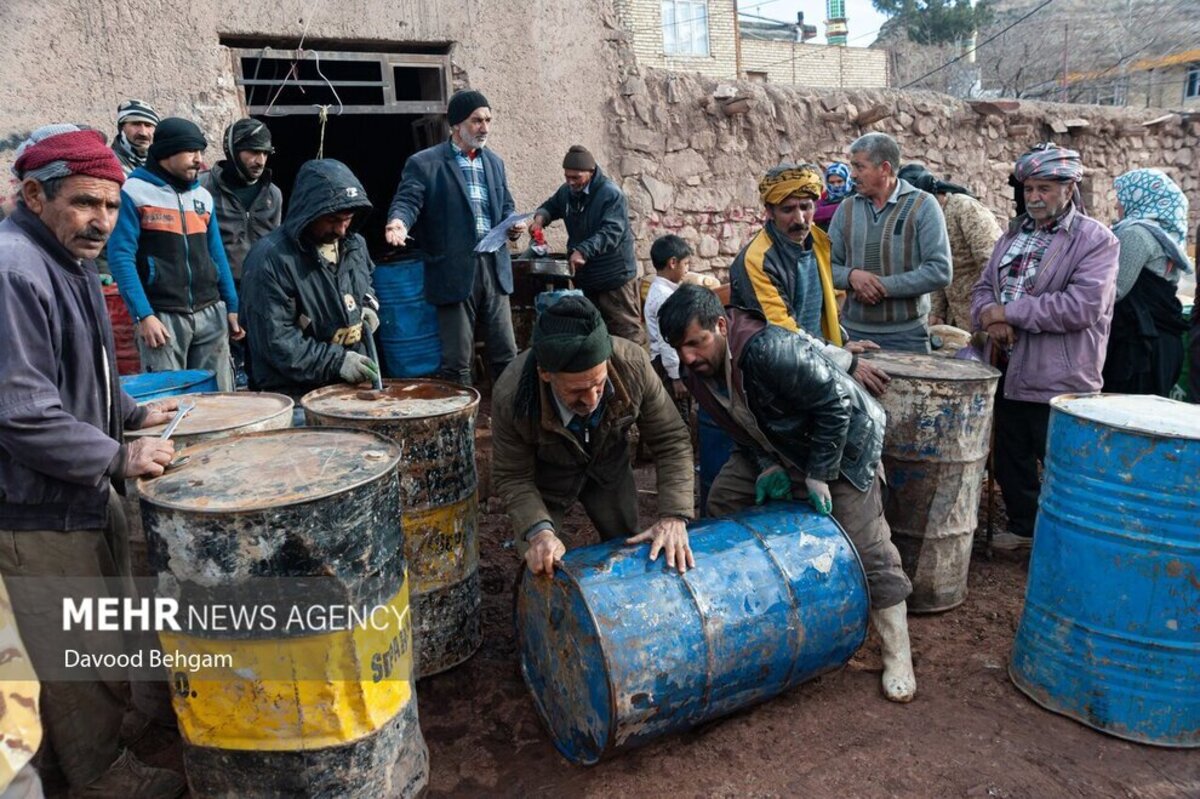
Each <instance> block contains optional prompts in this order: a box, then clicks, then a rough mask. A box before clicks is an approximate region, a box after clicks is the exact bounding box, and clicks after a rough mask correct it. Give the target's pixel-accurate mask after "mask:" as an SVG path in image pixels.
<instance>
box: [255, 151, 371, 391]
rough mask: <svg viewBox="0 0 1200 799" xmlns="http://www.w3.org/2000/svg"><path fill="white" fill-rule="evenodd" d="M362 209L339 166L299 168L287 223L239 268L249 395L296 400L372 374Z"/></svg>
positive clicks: (360, 197) (362, 196) (355, 186)
mask: <svg viewBox="0 0 1200 799" xmlns="http://www.w3.org/2000/svg"><path fill="white" fill-rule="evenodd" d="M370 212H371V201H370V200H368V199H367V193H366V191H365V190H364V189H363V186H362V183H360V182H359V180H358V178H356V177H355V176H354V173H353V172H351V171H350V168H349V167H347V166H346V165H345V164H343V163H342V162H341V161H335V160H333V159H331V158H327V159H324V160H314V161H308V162H307V163H305V164H304V165H303V166H301V167H300V171H299V173H297V175H296V185H295V186H294V187H293V188H292V195H291V201H290V203H289V206H288V213H287V218H286V219H284V222H283V225H282V226H281V227H279V228H277V229H276V230H274V231H273V232H272V233H270V234H268V235H267V236H266V237H265V238H262V239H260V240H259V242H258V243H257V244H255V245H254V247H253V249H251V250H250V254H249V255H248V256H246V263H245V266H244V269H243V272H242V291H243V293H244V295H245V307H246V314H245V325H246V331H247V334H248V335H249V339H250V387H251V388H252V389H254V390H259V391H278V392H280V393H283V394H288V395H289V396H292V397H300V396H302V395H304V394H305V393H307V392H309V391H311V390H313V389H315V388H320V387H322V386H326V385H329V384H330V383H334V382H336V381H338V380H344V381H346V382H348V383H362V382H366V381H369V380H371V379H372V378H373V377H375V376H376V375H377V374H378V372H379V367H378V365H377V364H376V363H375V362H374V361H373V360H372V359H371V358H369V357H368V356H367V353H368V350H367V346H366V341H365V337H366V336H369V335H371V334H372V333H373V332H374V330H375V329H376V328H377V327H378V326H379V317H378V316H377V315H376V313H375V311H376V310H377V309H378V303H377V301H376V300H375V297H374V295H373V294H372V292H371V273H372V272H373V271H374V270H375V265H374V264H373V263H372V262H371V257H370V256H369V255H368V254H367V243H366V241H365V240H364V239H363V237H362V236H361V235H359V233H358V230H359V228H360V227H362V224H363V221H364V220H365V219H366V217H367V215H368V214H369V213H370Z"/></svg>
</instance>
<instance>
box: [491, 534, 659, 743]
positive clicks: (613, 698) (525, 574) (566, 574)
mask: <svg viewBox="0 0 1200 799" xmlns="http://www.w3.org/2000/svg"><path fill="white" fill-rule="evenodd" d="M568 554H569V553H568ZM663 565H664V566H665V565H666V561H663ZM535 577H536V575H534V574H533V572H531V571H530V570H529V568H528V567H527V566H525V565H524V564H522V568H521V578H520V579H519V580H518V581H517V585H516V591H517V596H518V598H519V597H520V595H521V594H522V593H524V591H525V581H526V580H532V579H534V578H535ZM560 577H561V578H562V581H563V582H564V583H567V584H569V585H570V586H572V587H573V588H574V590H575V593H576V594H578V595H580V596H582V595H583V587H582V586H581V585H580V584H579V579H578V578H577V577H576V575H574V574H573V573H571V571H569V570H568V568H567V562H566V560H565V558H564V560H562V561H560V562H559V563H558V564H557V566H556V567H555V569H554V576H553V577H551V578H550V579H551V583H552V584H553V581H554V580H557V579H559V578H560ZM583 607H584V609H585V610H586V611H587V614H588V621H590V622H591V624H592V628H593V629H595V630H599V629H600V622H599V621H598V620H597V619H596V614H595V612H594V611H593V610H592V606H591V605H590V604H589V603H587V602H584V603H583ZM513 624H514V625H515V626H516V628H517V645H518V649H519V650H520V660H521V681H522V682H524V683H525V689H526V690H527V691H529V695H530V697H531V698H532V699H533V707H534V709H535V710H537V714H538V718H539V719H541V721H542V725H543V726H545V727H546V729H547V731H548V732H549V733H550V739H551V741H550V742H551V743H552V744H554V748H555V749H556V750H557V751H558V753H559V754H560V755H562V756H563V757H565V758H566V759H567V760H569V761H570V762H572V763H575V764H577V765H581V766H593V765H595V764H596V763H599V762H600V761H601V760H603V759H604V756H605V753H610V752H612V751H613V750H614V745H615V743H616V735H617V688H616V686H615V685H614V684H613V679H612V657H611V655H610V653H609V651H608V649H607V648H605V646H604V639H603V637H602V636H596V646H597V647H598V648H599V650H600V657H601V658H602V659H603V662H604V682H605V684H606V685H607V687H608V719H609V723H608V728H607V729H606V730H605V741H604V744H603V745H602V746H601V747H600V749H599V751H598V752H596V753H594V754H591V755H589V756H588V757H580V756H579V754H578V753H576V754H574V755H572V754H570V753H569V752H567V751H566V750H565V749H564V748H563V746H562V744H561V742H560V741H559V738H558V736H557V735H556V734H555V732H554V727H553V725H552V724H551V723H550V716H549V714H548V713H547V712H546V708H545V705H544V704H543V703H542V699H541V697H540V696H539V695H538V693H537V691H535V690H534V689H533V685H532V684H531V683H530V679H529V670H528V668H527V666H526V663H525V630H524V627H523V625H522V624H521V617H520V614H517V613H515V612H514V613H513Z"/></svg>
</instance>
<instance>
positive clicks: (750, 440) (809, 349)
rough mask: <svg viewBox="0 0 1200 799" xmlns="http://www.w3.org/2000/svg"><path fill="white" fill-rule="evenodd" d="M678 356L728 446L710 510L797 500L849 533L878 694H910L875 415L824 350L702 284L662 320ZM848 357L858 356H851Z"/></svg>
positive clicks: (879, 418) (898, 574)
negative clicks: (863, 579)
mask: <svg viewBox="0 0 1200 799" xmlns="http://www.w3.org/2000/svg"><path fill="white" fill-rule="evenodd" d="M659 327H660V329H661V330H662V334H663V337H664V338H665V339H666V340H667V341H668V342H669V343H670V344H671V345H672V346H673V347H675V349H677V350H678V351H679V360H680V362H681V363H682V364H683V366H684V368H685V370H686V375H685V378H684V379H685V380H686V381H687V385H688V390H689V391H690V392H691V393H692V396H693V397H695V398H696V401H697V402H699V403H700V405H701V407H703V408H704V409H705V410H707V411H708V412H709V414H711V415H712V417H713V418H714V419H715V420H716V422H717V424H718V425H720V426H721V428H722V429H724V430H725V432H726V433H728V434H729V436H730V437H731V438H732V439H733V441H734V442H735V448H734V451H733V452H732V453H731V455H730V457H729V460H728V461H727V462H726V463H725V466H724V467H722V469H721V471H720V473H719V474H718V475H717V477H716V479H715V480H714V481H713V484H712V488H711V489H710V490H709V494H708V512H709V514H711V515H714V516H725V515H728V514H730V513H734V512H736V511H738V510H740V509H742V508H744V507H746V506H748V505H750V504H752V503H758V504H762V503H763V502H764V501H766V500H789V499H791V498H792V496H793V492H799V493H800V495H801V496H806V497H807V498H808V499H809V501H810V502H811V503H812V504H813V507H814V508H816V510H817V512H818V513H822V514H830V513H832V515H833V517H834V518H835V519H836V520H837V521H838V523H840V524H841V526H842V527H843V528H844V529H845V530H846V533H847V535H848V536H849V537H850V540H851V541H852V542H853V543H854V547H855V549H856V550H858V554H859V557H860V558H861V559H862V563H863V569H864V570H865V571H866V573H867V582H868V584H869V585H870V591H871V621H872V623H873V624H874V625H875V627H876V629H877V630H878V631H879V634H880V638H881V639H882V642H883V665H884V670H883V691H884V694H885V695H886V696H887V698H888V699H890V700H892V701H894V702H909V701H911V700H912V698H913V697H914V696H915V695H916V690H917V682H916V677H915V675H914V674H913V669H912V653H911V651H910V647H909V640H908V621H907V607H906V603H905V600H906V598H907V597H908V595H909V593H911V592H912V584H911V583H910V582H909V580H908V577H907V576H906V575H905V574H904V570H903V569H902V568H901V564H900V553H899V552H898V551H897V550H896V547H895V545H893V544H892V540H891V529H890V528H889V527H888V523H887V520H886V519H885V518H884V516H883V498H882V487H883V467H882V466H881V465H880V457H881V455H882V450H883V433H884V426H885V421H886V419H885V415H884V411H883V408H882V407H881V406H880V405H879V403H877V402H876V401H875V400H874V399H872V398H871V397H870V395H869V394H868V393H867V392H866V391H865V390H864V389H863V388H862V386H860V385H859V384H858V383H856V382H855V381H854V380H853V378H851V377H850V375H849V373H848V371H849V372H852V371H853V366H854V364H853V363H852V364H851V365H850V367H849V369H847V368H846V367H843V366H840V365H837V364H835V363H834V362H833V361H832V360H831V359H830V358H829V356H827V355H826V354H825V348H824V344H823V342H820V341H818V340H816V339H814V338H813V337H812V336H810V335H809V334H807V333H805V332H804V331H803V330H798V331H790V330H786V329H784V328H782V327H779V326H777V325H771V324H768V323H767V320H766V317H764V316H763V315H762V314H761V313H758V312H757V311H750V310H745V309H740V308H733V307H731V308H728V309H722V307H721V303H720V301H719V300H718V299H717V297H716V295H715V294H713V293H712V292H711V291H709V290H708V289H705V288H703V287H701V286H681V287H680V288H679V290H678V291H676V292H675V294H674V295H672V296H671V298H670V299H668V300H667V301H666V302H665V303H664V304H663V307H662V309H661V310H660V311H659ZM852 357H853V358H857V357H858V356H857V355H853V356H852Z"/></svg>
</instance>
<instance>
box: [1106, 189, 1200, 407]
mask: <svg viewBox="0 0 1200 799" xmlns="http://www.w3.org/2000/svg"><path fill="white" fill-rule="evenodd" d="M1113 185H1114V187H1115V188H1116V190H1117V210H1118V213H1119V214H1120V217H1121V218H1120V221H1119V222H1117V224H1115V225H1114V226H1113V232H1114V233H1116V234H1117V239H1118V240H1119V241H1120V242H1121V257H1120V261H1119V262H1118V269H1117V304H1116V306H1115V308H1114V309H1113V322H1112V331H1111V332H1110V333H1109V337H1108V356H1107V358H1106V360H1105V363H1104V390H1105V391H1108V392H1115V393H1121V394H1158V395H1160V396H1163V397H1165V396H1168V395H1169V394H1170V392H1171V387H1172V386H1174V385H1175V381H1176V380H1177V379H1178V378H1179V370H1180V368H1181V367H1182V365H1183V349H1184V348H1183V339H1182V335H1183V333H1184V331H1185V330H1187V327H1188V324H1187V320H1186V319H1184V317H1183V306H1182V305H1181V304H1180V302H1179V298H1178V297H1176V296H1175V292H1176V288H1177V286H1178V285H1179V275H1180V273H1181V272H1191V271H1192V263H1191V261H1190V259H1189V258H1188V256H1187V252H1186V248H1187V218H1188V201H1187V197H1185V196H1184V194H1183V192H1182V191H1180V189H1179V186H1177V185H1176V184H1175V182H1174V181H1173V180H1171V179H1170V178H1169V177H1167V176H1166V174H1165V173H1163V172H1162V171H1161V170H1158V169H1135V170H1133V171H1131V172H1126V173H1125V174H1123V175H1121V176H1120V177H1118V178H1117V179H1116V181H1114V183H1113Z"/></svg>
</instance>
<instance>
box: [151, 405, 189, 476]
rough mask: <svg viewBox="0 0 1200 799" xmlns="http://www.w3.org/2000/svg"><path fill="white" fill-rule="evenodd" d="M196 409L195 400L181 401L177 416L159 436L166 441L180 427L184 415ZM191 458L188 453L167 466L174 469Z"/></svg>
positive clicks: (176, 411) (176, 412)
mask: <svg viewBox="0 0 1200 799" xmlns="http://www.w3.org/2000/svg"><path fill="white" fill-rule="evenodd" d="M195 409H196V401H195V400H184V401H183V402H181V403H179V407H178V408H177V409H176V410H175V416H174V417H172V419H171V421H170V422H168V423H167V426H166V427H165V428H164V429H163V431H162V435H161V436H159V438H161V439H163V440H164V441H165V440H167V439H168V438H170V437H171V435H172V434H173V433H174V432H175V428H176V427H179V423H180V422H182V421H183V417H185V416H187V415H188V414H189V413H191V412H192V411H194V410H195ZM189 460H191V458H189V457H188V456H187V455H181V456H180V457H178V458H176V459H175V460H173V461H171V462H170V463H168V464H167V465H166V467H165V468H166V469H174V468H176V467H178V466H182V465H183V464H185V463H187V462H188V461H189Z"/></svg>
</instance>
